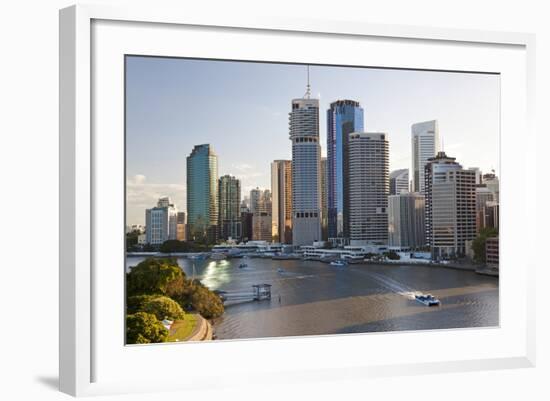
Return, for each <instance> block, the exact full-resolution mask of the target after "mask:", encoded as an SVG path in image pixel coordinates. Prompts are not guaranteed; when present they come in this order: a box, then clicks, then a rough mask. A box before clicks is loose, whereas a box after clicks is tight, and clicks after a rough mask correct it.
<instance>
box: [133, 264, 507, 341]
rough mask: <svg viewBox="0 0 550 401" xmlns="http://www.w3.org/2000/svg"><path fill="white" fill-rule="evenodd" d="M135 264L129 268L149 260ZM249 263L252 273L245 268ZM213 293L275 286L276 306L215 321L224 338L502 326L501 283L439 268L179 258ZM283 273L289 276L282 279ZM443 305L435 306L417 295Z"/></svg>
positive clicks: (236, 307) (237, 306)
mask: <svg viewBox="0 0 550 401" xmlns="http://www.w3.org/2000/svg"><path fill="white" fill-rule="evenodd" d="M143 259H144V258H141V257H128V258H127V260H126V264H127V268H129V267H130V266H135V265H136V264H137V263H139V262H140V261H142V260H143ZM243 262H245V263H246V264H247V265H248V266H247V267H245V268H239V265H240V264H241V263H243ZM178 264H179V265H180V266H181V268H182V269H183V271H184V272H185V273H186V274H187V275H188V277H192V276H193V275H194V276H195V278H197V279H200V280H201V282H202V283H204V284H205V285H206V286H208V287H209V288H210V289H212V290H224V291H229V292H241V293H242V292H251V291H252V285H254V284H262V283H267V284H271V285H272V299H271V300H270V301H269V300H267V301H259V302H238V303H237V302H234V303H232V304H229V305H227V306H226V309H225V313H224V315H223V316H222V317H221V318H219V319H217V320H216V321H215V322H214V333H215V335H216V338H217V339H236V338H261V337H281V336H300V335H322V334H341V333H365V332H380V331H400V330H428V329H448V328H465V327H490V326H498V323H499V320H498V316H499V310H498V307H499V302H498V278H494V277H487V276H481V275H478V274H475V273H474V272H470V271H462V270H453V269H447V268H441V267H432V266H406V265H396V266H388V265H371V264H369V265H366V264H357V265H349V266H346V267H343V268H342V267H335V266H331V265H329V264H326V263H322V262H314V261H302V260H271V259H254V258H252V259H230V260H221V261H213V260H210V259H207V260H203V261H193V260H189V259H185V258H178ZM279 268H281V269H282V270H283V271H282V272H279V271H278V269H279ZM417 291H420V292H424V293H431V294H433V295H434V296H436V297H437V298H439V300H440V301H441V306H439V307H427V306H424V305H422V304H420V303H418V302H416V301H415V300H414V293H415V292H417Z"/></svg>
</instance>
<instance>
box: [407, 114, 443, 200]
mask: <svg viewBox="0 0 550 401" xmlns="http://www.w3.org/2000/svg"><path fill="white" fill-rule="evenodd" d="M411 133H412V170H411V171H412V174H413V176H412V184H413V185H412V191H413V192H419V193H422V194H423V193H424V184H425V180H424V167H425V166H426V163H427V162H428V159H431V158H433V157H435V154H436V152H437V151H438V150H439V126H438V124H437V120H432V121H425V122H422V123H416V124H413V125H412V127H411Z"/></svg>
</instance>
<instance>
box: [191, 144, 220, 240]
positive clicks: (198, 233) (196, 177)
mask: <svg viewBox="0 0 550 401" xmlns="http://www.w3.org/2000/svg"><path fill="white" fill-rule="evenodd" d="M218 219H219V208H218V156H216V154H215V153H214V150H213V149H212V147H211V146H210V145H208V144H205V145H196V146H195V147H194V148H193V151H192V152H191V154H190V155H189V156H187V231H188V236H187V238H188V239H189V240H194V241H207V242H208V243H214V242H216V241H217V239H218V238H217V237H218Z"/></svg>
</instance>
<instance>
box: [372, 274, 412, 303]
mask: <svg viewBox="0 0 550 401" xmlns="http://www.w3.org/2000/svg"><path fill="white" fill-rule="evenodd" d="M366 274H367V275H368V276H370V277H371V278H372V279H373V280H374V281H376V282H377V283H378V284H379V285H380V286H381V287H383V288H385V289H387V290H389V291H391V292H394V293H396V294H399V295H402V296H404V297H405V298H408V299H413V300H414V299H415V295H419V294H421V292H420V291H417V290H415V289H413V288H411V287H409V286H406V285H405V284H403V283H400V282H399V281H396V280H394V279H392V278H390V277H388V276H385V275H384V274H380V273H374V272H366Z"/></svg>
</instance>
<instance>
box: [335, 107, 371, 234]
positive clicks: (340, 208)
mask: <svg viewBox="0 0 550 401" xmlns="http://www.w3.org/2000/svg"><path fill="white" fill-rule="evenodd" d="M363 125H364V121H363V109H362V108H361V106H360V105H359V102H357V101H355V100H338V101H336V102H333V103H331V104H330V109H328V110H327V171H328V177H327V181H328V186H327V191H328V193H327V202H328V205H327V208H328V237H329V238H349V229H348V225H349V213H348V211H349V189H348V181H347V180H348V177H349V173H348V169H349V166H348V149H347V148H348V140H349V134H351V133H352V132H362V131H363V130H364V127H363ZM344 242H345V240H344Z"/></svg>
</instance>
